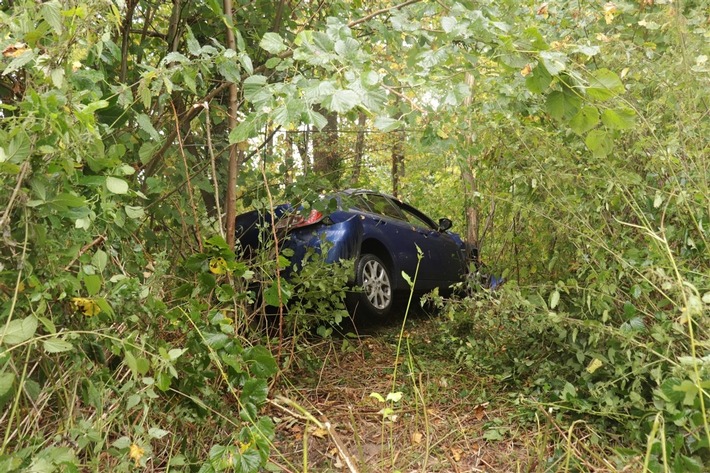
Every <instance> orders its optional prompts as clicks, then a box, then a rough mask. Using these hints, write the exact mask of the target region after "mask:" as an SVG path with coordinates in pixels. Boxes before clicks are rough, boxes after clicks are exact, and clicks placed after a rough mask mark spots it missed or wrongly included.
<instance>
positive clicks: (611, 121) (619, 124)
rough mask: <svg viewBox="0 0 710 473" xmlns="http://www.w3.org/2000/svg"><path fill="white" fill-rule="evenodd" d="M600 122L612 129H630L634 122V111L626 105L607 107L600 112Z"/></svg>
mask: <svg viewBox="0 0 710 473" xmlns="http://www.w3.org/2000/svg"><path fill="white" fill-rule="evenodd" d="M602 123H604V125H605V126H607V127H608V128H611V129H614V130H630V129H631V128H633V127H634V125H635V124H636V112H634V111H633V109H630V108H626V107H624V108H618V109H607V110H604V111H603V112H602Z"/></svg>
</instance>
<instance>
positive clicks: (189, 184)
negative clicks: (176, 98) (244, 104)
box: [170, 101, 203, 253]
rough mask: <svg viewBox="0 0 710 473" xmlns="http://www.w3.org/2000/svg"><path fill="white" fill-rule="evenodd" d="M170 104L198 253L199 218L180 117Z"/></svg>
mask: <svg viewBox="0 0 710 473" xmlns="http://www.w3.org/2000/svg"><path fill="white" fill-rule="evenodd" d="M170 106H171V107H172V108H173V114H174V115H175V133H176V136H177V140H178V148H179V149H180V156H182V164H183V165H184V166H185V176H186V177H187V195H188V197H189V198H190V207H192V218H194V219H195V222H194V226H195V237H197V244H198V245H199V247H200V253H202V248H203V247H202V237H201V236H200V226H199V222H200V220H199V219H198V218H197V207H196V206H195V196H194V191H193V190H192V180H191V179H190V168H189V167H188V166H187V157H186V156H185V148H184V147H183V144H182V136H181V135H180V119H179V118H178V115H177V110H175V104H174V103H173V102H172V101H171V102H170Z"/></svg>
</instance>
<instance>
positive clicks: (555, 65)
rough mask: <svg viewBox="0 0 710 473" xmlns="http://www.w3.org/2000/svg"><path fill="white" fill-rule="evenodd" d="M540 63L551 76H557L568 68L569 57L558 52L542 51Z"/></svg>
mask: <svg viewBox="0 0 710 473" xmlns="http://www.w3.org/2000/svg"><path fill="white" fill-rule="evenodd" d="M540 62H542V65H543V66H545V69H547V72H549V73H550V75H551V76H556V75H559V74H560V72H562V71H564V70H565V69H566V68H567V65H566V64H567V55H566V54H565V53H560V52H556V51H541V52H540Z"/></svg>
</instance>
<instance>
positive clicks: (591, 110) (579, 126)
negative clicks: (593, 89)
mask: <svg viewBox="0 0 710 473" xmlns="http://www.w3.org/2000/svg"><path fill="white" fill-rule="evenodd" d="M598 123H599V110H598V109H597V108H596V107H592V106H589V105H588V106H586V107H582V109H581V110H580V111H579V112H577V115H575V116H574V117H572V120H570V122H569V126H570V128H572V131H574V132H575V133H577V134H578V135H583V134H584V133H586V132H588V131H589V130H591V129H592V128H594V127H595V126H597V124H598Z"/></svg>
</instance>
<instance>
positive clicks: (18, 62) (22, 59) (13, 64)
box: [2, 49, 35, 76]
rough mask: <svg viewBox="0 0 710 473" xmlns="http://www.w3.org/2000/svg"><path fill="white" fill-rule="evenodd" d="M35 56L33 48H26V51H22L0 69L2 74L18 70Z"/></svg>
mask: <svg viewBox="0 0 710 473" xmlns="http://www.w3.org/2000/svg"><path fill="white" fill-rule="evenodd" d="M34 58H35V53H34V51H33V50H31V49H28V50H27V51H25V52H23V53H22V54H20V55H19V56H17V57H16V58H15V59H13V60H12V61H10V64H8V65H7V67H6V68H5V70H3V71H2V75H3V76H6V75H8V74H12V73H13V72H15V71H18V70H20V69H22V67H24V66H25V64H27V63H28V62H30V61H31V60H33V59H34Z"/></svg>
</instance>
